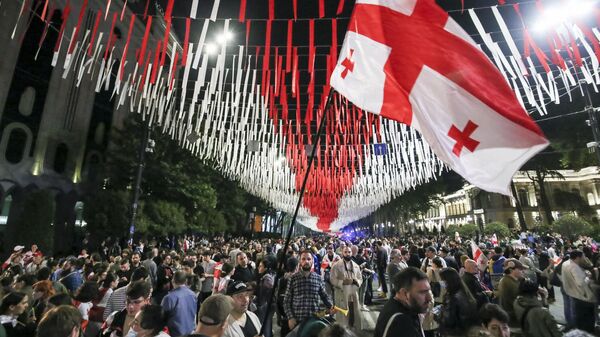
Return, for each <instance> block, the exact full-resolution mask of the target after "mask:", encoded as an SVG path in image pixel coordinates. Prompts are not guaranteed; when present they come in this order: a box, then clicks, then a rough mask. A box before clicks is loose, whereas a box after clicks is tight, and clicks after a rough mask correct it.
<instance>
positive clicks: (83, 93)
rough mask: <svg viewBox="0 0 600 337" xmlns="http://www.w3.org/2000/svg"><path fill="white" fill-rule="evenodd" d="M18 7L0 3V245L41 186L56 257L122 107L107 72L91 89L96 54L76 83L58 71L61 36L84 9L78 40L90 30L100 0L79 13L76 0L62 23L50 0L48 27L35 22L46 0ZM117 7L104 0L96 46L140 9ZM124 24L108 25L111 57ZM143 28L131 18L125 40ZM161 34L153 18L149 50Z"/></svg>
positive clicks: (118, 51) (61, 12)
mask: <svg viewBox="0 0 600 337" xmlns="http://www.w3.org/2000/svg"><path fill="white" fill-rule="evenodd" d="M22 3H23V2H22V1H4V2H2V4H1V5H0V15H1V16H2V20H0V45H2V46H3V53H2V54H3V55H2V57H1V58H0V78H2V81H0V211H1V212H2V213H0V236H1V237H0V239H1V240H0V247H6V246H7V245H12V244H14V242H13V241H14V240H13V239H14V236H15V233H16V231H17V230H18V228H17V227H18V226H23V224H21V223H19V221H18V220H19V218H20V216H21V215H22V214H23V213H25V212H35V210H33V209H26V208H27V207H26V206H25V203H24V202H25V200H26V199H27V197H28V195H30V194H31V193H32V192H34V191H38V190H45V191H50V192H51V193H52V196H53V198H54V210H55V212H54V213H55V214H54V220H53V222H52V223H51V224H50V225H51V226H53V227H54V233H55V234H54V236H55V240H54V245H55V246H57V247H58V248H57V249H55V251H60V249H68V248H70V245H71V244H72V238H69V237H65V235H64V234H65V233H68V232H69V229H71V230H72V229H73V228H74V226H75V225H76V223H77V222H78V221H79V223H81V221H82V220H81V211H82V208H83V204H82V195H83V193H84V192H85V190H86V188H87V187H89V186H90V185H93V184H98V183H99V181H98V180H101V179H102V174H101V173H102V166H103V162H104V161H105V155H106V151H107V149H108V147H109V146H110V132H111V130H112V129H113V128H115V127H119V126H120V125H122V122H123V120H124V118H125V117H126V115H127V114H129V113H130V109H129V107H127V105H123V106H121V107H120V108H118V109H117V108H116V106H117V104H116V102H115V101H116V99H115V96H113V93H112V91H113V90H112V86H113V84H114V77H115V76H112V78H113V81H112V83H111V82H109V86H108V88H105V87H104V86H102V88H101V90H100V91H99V92H97V91H96V85H97V76H98V73H100V71H99V68H100V62H99V60H100V59H101V57H100V58H96V59H93V60H92V61H93V62H92V65H91V66H90V73H89V74H85V75H84V76H83V77H82V78H81V79H78V78H77V76H76V73H77V71H74V70H71V71H70V72H68V73H66V72H65V69H64V67H63V65H64V64H65V55H66V54H67V53H66V48H67V46H68V45H69V39H68V37H70V36H71V34H70V32H73V31H74V29H75V27H76V24H77V23H78V22H79V20H80V13H83V16H82V17H81V30H82V33H81V34H80V35H79V36H80V38H79V40H80V41H81V40H83V39H84V37H83V36H84V33H86V34H89V33H90V32H91V31H92V30H93V28H94V25H95V22H96V17H97V13H98V11H99V10H102V11H106V9H107V2H106V1H104V0H91V1H89V3H88V4H87V8H86V9H85V11H81V10H80V8H81V7H80V6H82V4H83V3H84V2H83V1H76V2H71V7H72V8H71V10H70V14H69V15H68V16H66V17H65V12H66V11H65V8H64V6H65V5H66V3H67V1H65V0H57V1H52V2H50V3H51V5H50V7H49V8H48V14H47V15H48V18H49V19H48V20H47V21H42V20H41V19H40V18H41V15H42V11H43V10H44V4H45V3H46V2H45V1H43V0H34V1H25V7H24V8H23V9H24V10H23V14H22V16H20V15H19V13H20V12H21V5H22ZM86 3H87V2H86ZM108 3H111V2H108ZM125 3H127V2H126V1H121V0H117V1H112V3H111V5H110V6H111V7H110V13H107V14H110V15H107V18H106V19H105V20H100V21H99V27H98V32H104V34H105V36H104V41H107V40H108V36H107V35H109V34H108V33H109V31H111V27H113V26H112V23H113V20H111V18H112V17H113V16H114V17H115V18H117V17H118V15H125V16H131V14H132V13H143V12H144V10H145V8H144V7H145V3H146V2H145V1H129V3H128V4H127V7H126V8H125V9H123V6H124V4H125ZM153 3H155V2H153ZM155 7H156V6H155ZM156 12H159V9H158V8H152V6H151V8H150V12H149V14H154V13H156ZM64 20H66V24H65V26H64V32H65V34H64V36H63V39H62V40H61V41H60V42H61V43H60V48H62V49H61V50H62V52H61V53H59V54H58V55H59V56H58V59H57V60H56V61H57V62H56V65H55V66H53V65H52V64H53V58H54V57H55V54H54V49H55V47H56V46H57V41H58V39H59V29H58V28H60V27H61V25H62V23H63V21H64ZM129 22H130V20H123V21H121V20H114V28H113V29H112V36H113V39H114V40H113V41H114V50H113V55H115V57H120V55H122V50H123V48H124V45H125V40H126V36H127V34H128V30H129ZM13 30H14V33H13ZM144 31H145V23H144V20H142V19H141V18H138V20H136V21H135V25H134V26H133V30H132V36H134V37H135V36H137V37H141V36H143V35H144ZM164 34H165V24H164V21H163V20H162V19H160V16H159V15H157V16H156V17H155V20H154V22H153V24H152V30H151V33H150V40H149V45H151V46H154V45H156V43H157V42H158V41H159V40H161V39H163V37H164ZM13 35H14V38H13V37H12V36H13ZM85 36H87V35H85ZM98 39H99V38H98ZM140 40H141V38H134V39H131V42H130V46H129V48H130V50H135V49H136V48H139V47H140V46H139V45H138V44H139V42H140ZM174 41H176V38H175V36H174V35H170V36H169V42H174ZM105 43H106V42H105ZM170 44H171V43H170ZM84 45H85V43H82V44H81V46H84ZM75 47H76V48H77V47H79V45H76V46H75ZM79 48H83V47H79ZM84 54H85V52H81V53H79V54H74V55H78V56H81V57H75V58H74V59H73V60H72V61H71V66H72V67H73V69H77V68H76V67H82V66H83V64H82V63H83V62H85V61H86V59H85V58H84V57H83V56H82V55H84ZM127 55H128V60H129V59H131V60H129V61H131V62H128V65H127V66H129V67H131V66H132V65H133V64H135V59H134V57H135V53H133V52H129V53H128V54H127ZM117 64H118V62H117ZM115 68H118V67H115ZM90 74H91V75H90ZM113 75H115V73H114V72H113ZM106 89H108V90H106ZM100 183H101V182H100ZM19 243H22V244H27V243H26V242H19ZM4 250H6V249H4ZM0 253H2V252H0ZM4 253H6V252H4Z"/></svg>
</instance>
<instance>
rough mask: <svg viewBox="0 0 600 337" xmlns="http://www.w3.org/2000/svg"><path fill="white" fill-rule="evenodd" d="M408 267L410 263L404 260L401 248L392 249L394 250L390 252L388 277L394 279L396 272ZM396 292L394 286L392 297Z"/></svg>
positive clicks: (391, 292)
mask: <svg viewBox="0 0 600 337" xmlns="http://www.w3.org/2000/svg"><path fill="white" fill-rule="evenodd" d="M407 267H408V265H407V264H406V262H404V259H403V258H402V252H401V251H400V249H392V252H391V253H390V263H389V264H388V266H387V270H386V272H387V275H388V279H390V280H392V279H393V278H394V276H395V275H396V274H398V273H399V272H401V271H402V270H403V269H405V268H407ZM395 293H396V291H395V289H393V288H392V291H390V295H391V296H390V297H394V294H395Z"/></svg>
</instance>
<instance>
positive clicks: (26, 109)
mask: <svg viewBox="0 0 600 337" xmlns="http://www.w3.org/2000/svg"><path fill="white" fill-rule="evenodd" d="M34 104H35V88H34V87H32V86H29V87H27V88H25V90H23V93H21V99H19V113H20V114H21V115H23V116H30V115H31V112H32V111H33V105H34Z"/></svg>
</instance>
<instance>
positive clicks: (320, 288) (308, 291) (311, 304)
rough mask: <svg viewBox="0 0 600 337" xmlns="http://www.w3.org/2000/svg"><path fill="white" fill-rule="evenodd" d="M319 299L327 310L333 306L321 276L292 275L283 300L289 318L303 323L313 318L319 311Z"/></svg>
mask: <svg viewBox="0 0 600 337" xmlns="http://www.w3.org/2000/svg"><path fill="white" fill-rule="evenodd" d="M319 297H321V300H323V303H325V306H326V307H327V308H331V307H332V306H333V304H332V303H331V299H330V298H329V295H327V293H326V292H325V284H324V283H323V280H322V279H321V276H319V275H318V274H316V273H313V272H311V273H310V274H309V275H308V276H304V274H303V273H302V272H298V273H296V274H294V275H292V277H291V278H290V281H289V284H288V287H287V290H286V293H285V298H284V300H283V307H284V309H285V314H286V316H287V318H288V319H292V318H293V319H295V320H296V321H298V322H301V321H303V320H305V319H307V318H309V317H311V316H312V315H313V314H314V313H315V312H317V311H318V310H319Z"/></svg>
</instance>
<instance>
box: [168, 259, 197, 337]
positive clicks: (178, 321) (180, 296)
mask: <svg viewBox="0 0 600 337" xmlns="http://www.w3.org/2000/svg"><path fill="white" fill-rule="evenodd" d="M186 280H187V277H186V274H185V272H183V271H181V270H178V271H176V272H175V274H174V275H173V280H172V281H171V282H172V283H173V290H171V291H170V292H169V293H168V294H167V295H166V296H165V297H164V298H163V300H162V302H161V306H162V308H163V310H164V312H165V316H166V318H167V326H168V327H169V331H170V332H171V334H172V335H173V336H175V337H176V336H181V335H184V334H189V333H190V332H192V331H193V330H194V324H195V319H196V313H197V309H198V302H197V298H196V295H195V294H194V293H193V292H192V291H191V290H190V289H189V288H188V286H187V285H186Z"/></svg>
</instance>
